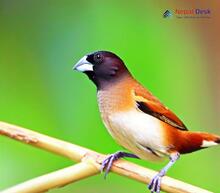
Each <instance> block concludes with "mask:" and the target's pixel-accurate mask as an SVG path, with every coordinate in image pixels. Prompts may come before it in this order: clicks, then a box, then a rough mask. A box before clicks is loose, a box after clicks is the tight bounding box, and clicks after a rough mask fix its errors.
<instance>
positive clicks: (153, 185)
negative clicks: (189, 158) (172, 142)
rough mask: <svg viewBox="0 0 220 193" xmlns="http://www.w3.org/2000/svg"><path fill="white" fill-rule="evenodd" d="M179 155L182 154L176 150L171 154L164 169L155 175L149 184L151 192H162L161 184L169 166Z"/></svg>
mask: <svg viewBox="0 0 220 193" xmlns="http://www.w3.org/2000/svg"><path fill="white" fill-rule="evenodd" d="M179 157H180V154H179V153H178V152H175V153H173V154H171V155H170V161H169V163H168V164H167V165H166V166H165V167H164V168H163V169H162V170H160V172H159V173H158V174H157V175H156V176H154V178H153V179H152V180H151V182H150V184H149V185H148V189H149V190H150V191H151V193H154V192H156V193H159V192H160V184H161V179H162V177H163V176H165V175H166V173H167V171H168V170H169V168H170V167H171V166H172V165H173V164H174V163H175V162H176V161H177V160H178V159H179Z"/></svg>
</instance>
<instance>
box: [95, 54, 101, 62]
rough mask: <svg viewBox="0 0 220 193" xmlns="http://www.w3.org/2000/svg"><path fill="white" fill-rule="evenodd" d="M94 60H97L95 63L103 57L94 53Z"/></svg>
mask: <svg viewBox="0 0 220 193" xmlns="http://www.w3.org/2000/svg"><path fill="white" fill-rule="evenodd" d="M94 60H95V62H97V63H101V62H102V60H103V57H102V56H101V55H100V54H95V55H94Z"/></svg>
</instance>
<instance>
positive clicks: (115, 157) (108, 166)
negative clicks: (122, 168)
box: [101, 151, 123, 179]
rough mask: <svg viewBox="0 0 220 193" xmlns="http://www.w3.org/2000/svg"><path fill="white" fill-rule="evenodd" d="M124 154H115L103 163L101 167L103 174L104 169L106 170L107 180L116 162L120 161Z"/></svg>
mask: <svg viewBox="0 0 220 193" xmlns="http://www.w3.org/2000/svg"><path fill="white" fill-rule="evenodd" d="M122 153H123V152H120V151H118V152H116V153H113V154H111V155H109V156H108V157H107V158H106V159H105V160H104V161H103V162H102V166H101V172H103V171H104V169H105V168H106V170H105V175H104V178H105V179H106V177H107V175H108V173H109V171H110V169H111V167H112V164H113V162H114V161H116V160H118V159H119V158H121V157H123V155H121V154H122Z"/></svg>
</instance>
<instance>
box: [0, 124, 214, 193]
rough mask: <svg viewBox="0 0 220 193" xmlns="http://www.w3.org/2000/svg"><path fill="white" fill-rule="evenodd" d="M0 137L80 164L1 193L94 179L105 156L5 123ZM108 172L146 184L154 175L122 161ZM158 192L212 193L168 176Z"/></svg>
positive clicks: (2, 125) (19, 191)
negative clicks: (89, 178) (3, 136)
mask: <svg viewBox="0 0 220 193" xmlns="http://www.w3.org/2000/svg"><path fill="white" fill-rule="evenodd" d="M0 134H1V135H5V136H7V137H10V138H13V139H16V140H18V141H21V142H23V143H27V144H30V145H33V146H35V147H39V148H41V149H45V150H47V151H50V152H53V153H55V154H58V155H62V156H65V157H68V158H70V159H71V160H73V161H76V162H81V163H79V164H76V165H74V166H70V167H67V168H64V169H61V170H58V171H55V172H52V173H50V174H46V175H43V176H40V177H37V178H35V179H32V180H29V181H27V182H24V183H21V184H19V185H16V186H14V187H12V188H9V189H7V190H4V191H3V192H4V193H15V192H16V193H21V192H22V193H25V192H28V193H35V192H42V191H46V190H49V189H51V188H55V187H60V186H64V185H66V184H69V183H71V182H74V181H77V180H80V179H83V178H86V177H89V176H93V175H96V174H98V173H100V167H101V163H102V161H103V160H104V158H105V156H104V155H102V154H99V153H97V152H94V151H92V150H89V149H87V148H84V147H80V146H78V145H74V144H71V143H68V142H65V141H61V140H58V139H55V138H52V137H49V136H46V135H43V134H39V133H37V132H34V131H31V130H28V129H24V128H22V127H18V126H15V125H11V124H8V123H4V122H0ZM111 171H112V172H114V173H117V174H119V175H122V176H126V177H128V178H131V179H134V180H137V181H140V182H143V183H147V184H148V183H149V182H150V180H151V179H152V178H153V176H155V175H156V173H157V172H156V171H153V170H150V169H147V168H144V167H141V166H138V165H136V164H133V163H131V162H128V161H125V160H118V161H116V162H114V164H113V167H112V168H111ZM161 189H162V190H163V191H165V192H170V193H211V192H210V191H207V190H204V189H201V188H199V187H196V186H193V185H190V184H187V183H184V182H181V181H179V180H175V179H172V178H170V177H167V176H165V177H163V179H162V186H161ZM3 192H2V193H3Z"/></svg>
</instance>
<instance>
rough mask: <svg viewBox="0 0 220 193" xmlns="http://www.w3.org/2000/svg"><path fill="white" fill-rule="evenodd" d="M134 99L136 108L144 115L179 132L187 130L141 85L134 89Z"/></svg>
mask: <svg viewBox="0 0 220 193" xmlns="http://www.w3.org/2000/svg"><path fill="white" fill-rule="evenodd" d="M134 98H135V101H136V102H137V107H138V108H139V109H140V110H141V111H142V112H144V113H147V114H149V115H151V116H154V117H156V118H157V119H160V120H161V121H163V122H165V123H167V124H169V125H171V126H173V127H175V128H177V129H180V130H188V129H187V128H186V126H185V125H184V124H183V122H182V121H181V120H180V119H179V118H178V117H177V116H176V115H175V114H174V113H173V112H172V111H170V110H169V109H168V108H167V107H165V106H164V105H163V104H162V103H161V102H160V101H159V100H158V99H157V98H156V97H154V96H153V95H152V94H151V93H150V92H149V91H147V90H146V89H145V88H144V87H142V86H141V85H139V84H138V85H136V86H135V88H134Z"/></svg>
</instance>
